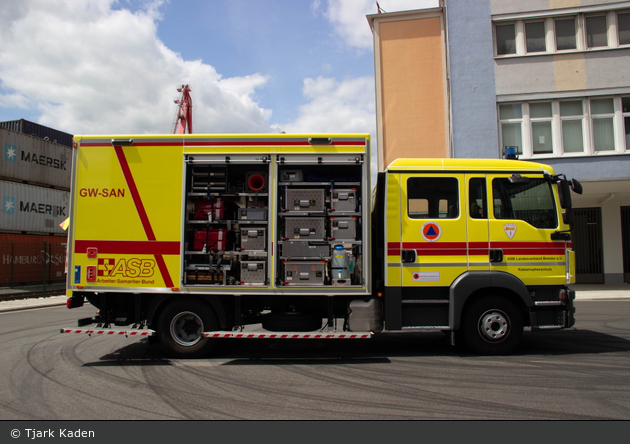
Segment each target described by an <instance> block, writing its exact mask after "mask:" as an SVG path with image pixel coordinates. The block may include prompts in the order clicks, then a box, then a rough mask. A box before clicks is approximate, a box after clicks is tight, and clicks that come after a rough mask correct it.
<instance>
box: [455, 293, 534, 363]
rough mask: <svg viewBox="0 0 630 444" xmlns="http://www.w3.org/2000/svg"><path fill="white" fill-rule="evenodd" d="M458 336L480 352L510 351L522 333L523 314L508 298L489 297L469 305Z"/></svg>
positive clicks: (484, 353) (496, 352)
mask: <svg viewBox="0 0 630 444" xmlns="http://www.w3.org/2000/svg"><path fill="white" fill-rule="evenodd" d="M458 333H459V334H458V339H459V338H461V340H462V341H463V342H464V345H465V346H466V347H467V348H468V349H469V350H470V351H472V352H474V353H478V354H481V355H503V354H507V353H510V352H511V351H512V350H514V348H515V347H516V346H517V345H518V343H519V342H520V340H521V337H522V336H523V316H522V314H521V312H520V311H519V309H518V307H517V306H516V305H515V304H514V303H513V302H512V301H510V300H509V299H506V298H504V297H500V296H487V297H484V298H482V299H479V300H477V301H474V302H473V303H472V304H471V305H470V306H469V307H467V308H466V310H465V312H464V316H463V318H462V324H461V328H460V331H459V332H458Z"/></svg>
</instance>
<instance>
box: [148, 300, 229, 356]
mask: <svg viewBox="0 0 630 444" xmlns="http://www.w3.org/2000/svg"><path fill="white" fill-rule="evenodd" d="M217 329H218V322H217V318H216V315H215V314H214V311H213V310H212V308H210V306H208V305H207V304H205V303H204V302H202V301H199V300H196V299H181V300H177V301H174V302H171V303H170V304H169V305H167V306H166V307H165V308H164V310H163V311H162V313H161V314H160V317H159V318H158V323H157V334H158V337H159V339H160V343H161V344H162V348H163V349H164V351H165V352H166V354H167V355H168V356H170V357H175V358H199V357H202V356H205V355H207V354H208V352H209V351H210V349H211V348H212V347H213V346H214V344H215V343H216V340H214V339H208V338H204V337H203V335H202V333H203V332H205V331H214V330H217Z"/></svg>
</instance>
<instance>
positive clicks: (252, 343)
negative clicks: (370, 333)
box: [84, 329, 630, 367]
mask: <svg viewBox="0 0 630 444" xmlns="http://www.w3.org/2000/svg"><path fill="white" fill-rule="evenodd" d="M627 351H630V341H629V340H627V339H624V338H621V337H618V336H613V335H609V334H604V333H600V332H595V331H590V330H577V329H575V330H562V331H557V332H525V333H524V335H523V339H522V341H521V343H520V344H519V346H518V347H517V348H516V350H514V352H512V353H511V356H517V357H519V356H561V355H580V354H582V355H591V354H600V353H618V352H627ZM423 356H426V357H436V356H443V357H447V356H450V357H459V358H463V359H467V358H475V357H478V355H474V354H471V353H468V352H466V351H465V350H463V349H462V348H461V347H458V346H456V347H452V346H451V345H450V344H449V336H447V335H445V334H444V333H440V332H431V333H400V334H398V333H388V334H383V335H379V336H376V337H374V338H372V339H357V340H323V341H319V340H310V339H308V340H273V339H224V340H220V341H218V342H217V345H216V347H215V348H214V349H213V350H212V352H211V353H210V354H209V355H208V356H206V357H203V358H199V359H198V360H208V361H222V362H221V363H220V365H269V364H271V365H311V364H313V365H325V364H334V365H340V364H341V365H343V364H375V363H379V364H383V363H389V362H391V361H390V359H391V358H395V357H396V358H399V357H423ZM184 360H185V359H184ZM164 365H165V366H168V365H172V360H171V359H168V358H165V357H164V356H163V354H162V350H161V348H160V346H159V345H151V346H149V345H148V343H147V340H146V339H143V340H141V341H138V342H134V343H133V344H129V345H127V346H125V347H122V348H120V349H117V350H115V351H113V352H112V353H108V354H106V355H103V356H102V357H101V358H100V359H99V361H96V362H89V363H86V364H84V366H94V367H98V366H164Z"/></svg>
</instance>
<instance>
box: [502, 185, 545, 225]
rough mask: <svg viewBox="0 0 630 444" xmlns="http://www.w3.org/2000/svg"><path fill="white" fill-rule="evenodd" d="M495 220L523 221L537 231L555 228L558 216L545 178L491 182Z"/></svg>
mask: <svg viewBox="0 0 630 444" xmlns="http://www.w3.org/2000/svg"><path fill="white" fill-rule="evenodd" d="M492 197H493V202H494V217H495V219H518V220H523V221H525V222H527V223H529V224H530V225H533V226H534V227H536V228H557V226H558V216H557V211H556V205H555V201H554V199H553V190H552V188H551V184H550V183H549V182H548V181H547V180H545V179H531V180H530V181H529V182H528V183H511V182H510V181H509V180H508V179H507V178H505V179H494V180H493V181H492Z"/></svg>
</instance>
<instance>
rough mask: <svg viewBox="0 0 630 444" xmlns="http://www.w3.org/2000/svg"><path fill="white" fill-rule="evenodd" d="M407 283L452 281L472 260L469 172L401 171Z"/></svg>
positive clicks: (404, 283) (420, 284)
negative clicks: (469, 257) (468, 234)
mask: <svg viewBox="0 0 630 444" xmlns="http://www.w3.org/2000/svg"><path fill="white" fill-rule="evenodd" d="M400 179H401V180H400V186H401V202H400V203H401V205H400V210H399V211H400V221H401V227H400V232H401V262H402V267H401V282H402V286H403V287H448V286H450V285H451V283H452V282H453V280H454V279H455V278H456V277H457V276H459V275H460V274H462V273H463V272H465V271H466V270H467V267H468V263H467V243H466V231H467V226H466V219H467V215H466V209H465V208H464V205H463V199H464V196H465V185H464V184H465V176H464V175H463V174H441V173H426V174H401V178H400Z"/></svg>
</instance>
